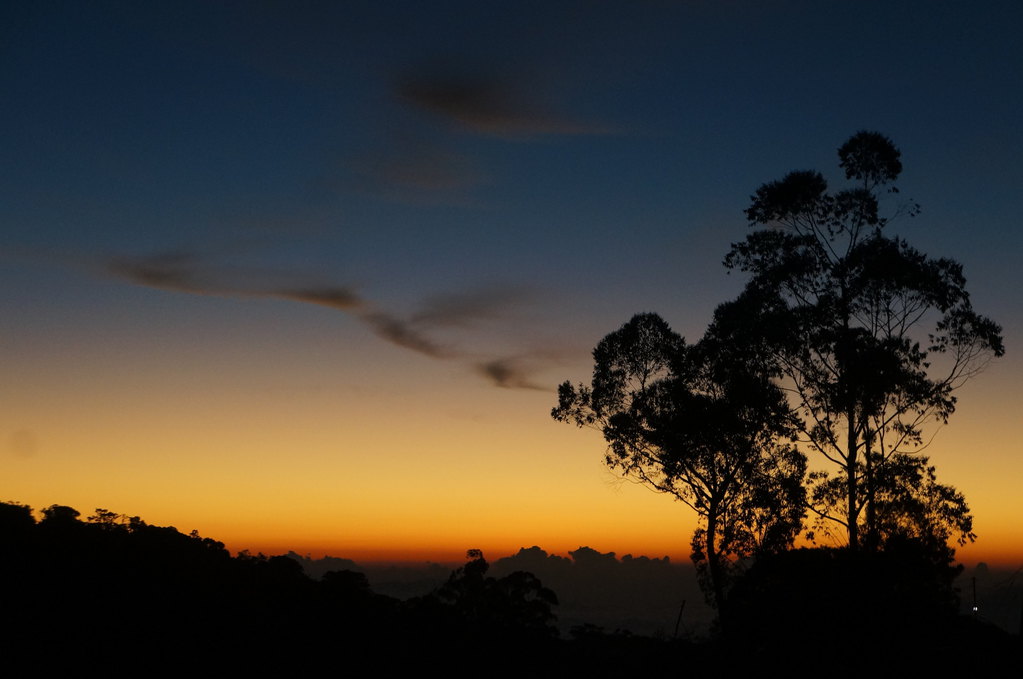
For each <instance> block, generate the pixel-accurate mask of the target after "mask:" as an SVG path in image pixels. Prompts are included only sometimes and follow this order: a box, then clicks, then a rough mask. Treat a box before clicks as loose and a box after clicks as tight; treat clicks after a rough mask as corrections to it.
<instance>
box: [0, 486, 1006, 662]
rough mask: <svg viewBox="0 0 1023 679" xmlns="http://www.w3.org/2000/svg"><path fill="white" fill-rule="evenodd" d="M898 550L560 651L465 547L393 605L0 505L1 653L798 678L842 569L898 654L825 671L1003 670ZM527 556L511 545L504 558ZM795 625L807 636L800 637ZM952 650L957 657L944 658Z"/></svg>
mask: <svg viewBox="0 0 1023 679" xmlns="http://www.w3.org/2000/svg"><path fill="white" fill-rule="evenodd" d="M906 547H907V552H906V553H905V554H900V553H898V552H896V551H894V550H892V549H888V550H886V551H885V552H884V553H883V555H884V559H882V560H879V559H877V558H873V559H871V560H869V561H868V560H866V559H865V557H866V556H867V555H865V554H863V553H859V554H851V553H849V552H847V551H843V550H797V551H790V552H786V553H784V554H781V555H778V557H776V558H774V559H763V560H758V561H757V563H756V564H754V565H753V567H751V568H750V569H748V570H747V571H746V572H745V573H743V574H742V575H740V576H739V577H737V578H736V580H735V582H734V584H733V586H732V588H731V590H730V600H731V601H732V603H733V609H732V610H733V611H734V618H733V620H734V621H735V624H734V625H733V626H732V628H731V630H730V633H729V635H728V636H716V637H710V638H706V639H693V638H686V637H684V638H678V639H675V638H670V637H665V636H662V637H658V638H654V637H644V636H638V635H633V634H631V633H629V632H628V630H624V629H616V630H614V631H613V632H608V631H606V630H605V629H603V628H601V627H599V626H597V625H593V624H580V625H577V626H575V627H574V628H573V629H572V630H571V633H570V634H569V635H568V636H567V638H566V637H565V636H563V635H561V634H559V632H558V629H557V628H556V627H555V625H554V623H555V621H556V617H555V616H556V609H557V604H558V598H557V595H556V594H555V593H554V592H553V591H551V590H550V589H549V588H547V587H545V586H544V585H543V583H541V582H540V580H539V579H538V578H537V577H536V576H535V575H533V574H532V573H529V572H526V571H513V572H511V573H508V574H507V575H503V576H501V577H493V576H491V575H489V564H488V562H487V561H486V559H485V558H484V557H483V554H482V553H481V552H479V550H469V551H468V553H467V561H466V563H465V564H464V565H463V566H462V567H461V568H458V569H456V570H455V571H453V572H452V573H451V574H450V575H449V577H448V579H447V580H446V581H445V582H444V583H443V584H441V585H440V586H439V587H437V588H436V589H434V590H433V591H432V592H430V593H427V594H423V595H418V596H414V597H411V598H408V599H405V600H399V599H396V598H393V597H389V596H384V595H381V594H377V593H375V592H373V591H372V589H371V588H370V585H369V582H368V580H367V578H366V576H365V575H364V574H363V573H358V572H355V571H352V570H336V571H328V572H326V573H323V574H322V575H321V577H319V578H318V579H314V578H311V577H309V576H308V575H306V574H305V573H304V572H303V570H302V567H301V565H300V564H299V563H298V562H297V561H296V560H294V559H293V558H290V557H286V556H271V557H267V556H264V555H262V554H258V555H252V554H249V553H248V552H241V553H239V554H237V555H236V556H231V554H230V553H229V552H228V551H227V550H226V549H225V547H224V545H223V544H222V543H220V542H218V541H216V540H213V539H211V538H205V537H202V536H200V535H199V534H198V533H197V532H195V531H192V533H190V534H187V535H186V534H184V533H181V532H179V531H178V530H177V529H175V528H173V527H164V526H154V525H151V524H148V523H146V522H145V521H143V520H142V519H141V518H139V517H137V516H136V517H129V516H125V515H120V514H117V513H114V512H110V511H107V510H104V509H97V510H96V512H95V513H94V514H93V515H91V516H89V517H87V518H86V519H85V520H81V517H80V514H79V512H77V511H76V510H74V509H72V508H71V507H66V506H61V505H52V506H50V507H47V508H45V509H43V510H42V512H41V520H38V521H37V520H36V519H35V516H34V515H33V512H32V510H31V509H30V508H29V507H27V506H25V505H21V504H17V503H10V502H8V503H0V610H2V611H3V612H4V619H5V621H6V623H7V624H6V625H5V631H4V632H3V634H2V635H0V652H2V657H3V660H4V667H5V668H7V669H8V670H9V671H11V672H13V673H14V674H12V676H49V675H55V674H80V673H82V672H86V671H89V672H101V673H103V674H105V675H108V676H129V675H130V676H138V675H139V674H147V675H161V674H179V673H183V672H190V673H201V674H211V673H217V672H221V673H230V674H231V675H232V676H233V675H236V674H239V673H241V672H260V673H264V672H267V671H288V672H295V671H322V670H324V669H325V668H327V667H329V668H332V669H333V670H334V671H348V672H352V673H355V674H370V673H372V674H376V675H382V676H397V675H398V674H401V675H402V676H404V675H405V674H406V673H408V672H409V671H426V670H432V671H458V672H465V671H467V670H466V668H472V667H486V668H489V669H488V672H489V673H491V674H494V675H496V676H529V677H535V676H555V675H557V676H564V675H566V674H572V675H582V676H585V675H590V676H617V675H619V674H623V673H627V672H628V673H640V674H643V673H664V672H677V671H679V668H680V667H685V668H686V669H687V670H689V671H699V672H706V671H717V672H718V673H724V674H725V675H726V676H728V675H729V674H731V673H739V672H749V671H758V670H764V669H768V668H778V669H784V670H785V671H786V672H787V673H788V675H789V676H803V675H809V674H810V673H811V670H812V671H813V673H817V672H818V671H819V667H818V666H817V665H816V664H815V663H818V662H821V661H823V660H825V659H829V658H832V659H833V658H834V657H835V656H834V655H833V654H834V653H835V651H836V642H835V640H834V638H833V636H832V634H831V632H832V630H830V629H825V628H824V627H821V621H824V620H829V619H830V617H831V616H833V613H834V610H835V608H836V607H840V606H843V605H845V606H848V605H849V604H850V602H849V601H848V597H849V596H853V594H851V593H850V591H847V590H846V589H843V588H836V587H834V586H833V585H834V583H833V582H831V581H830V578H831V577H833V576H834V575H836V574H845V575H848V576H849V577H851V578H852V577H855V578H856V579H857V580H858V581H860V582H861V583H863V584H862V586H861V587H859V588H858V589H856V591H855V594H854V595H855V596H867V597H868V598H869V601H868V602H867V603H868V604H869V606H861V607H859V608H858V609H857V610H859V611H861V617H862V619H861V620H860V621H859V622H860V623H861V624H862V625H863V626H864V629H865V630H868V631H869V632H870V633H868V634H865V635H864V636H863V637H862V639H861V643H864V644H869V643H871V641H872V640H877V639H880V638H884V639H885V640H886V641H887V642H888V643H889V645H890V646H891V648H892V649H895V650H894V652H895V653H896V655H895V656H894V657H893V658H888V659H886V660H885V661H884V662H881V661H879V660H878V659H877V658H876V657H873V656H871V655H869V654H868V655H864V656H863V658H862V661H861V662H853V663H852V664H848V665H846V666H843V667H839V668H837V669H835V670H834V671H833V672H832V674H834V675H836V676H853V675H854V674H862V672H863V671H864V670H867V669H869V670H871V671H873V672H874V674H875V675H876V676H888V674H886V671H882V670H885V668H887V670H891V671H895V670H896V669H898V670H900V671H902V670H904V671H911V670H921V669H926V668H928V667H933V668H937V667H939V666H940V667H941V668H942V669H944V670H948V669H953V668H960V669H963V670H965V669H971V670H972V671H973V674H972V675H971V676H984V672H983V669H984V668H991V667H997V666H1006V667H1012V666H1017V667H1018V665H1013V663H1015V662H1016V661H1017V660H1018V653H1019V646H1018V644H1019V641H1018V637H1016V638H1013V637H1010V636H1009V635H1008V634H1006V633H1005V632H1003V631H1001V630H999V629H998V628H995V627H993V626H985V625H981V624H979V623H977V622H976V621H975V620H973V619H972V618H963V617H961V616H957V615H955V613H954V611H953V609H952V607H951V606H950V603H951V601H952V600H954V596H955V593H954V591H953V590H952V589H951V586H950V582H948V581H946V579H945V578H947V576H948V570H947V569H943V568H942V567H941V564H931V565H930V566H928V562H927V561H926V560H921V559H919V558H918V557H919V555H918V554H915V553H913V552H912V546H911V545H907V546H906ZM539 551H540V550H538V549H535V548H534V549H533V550H523V551H522V552H520V554H519V557H520V559H519V562H522V561H524V560H525V557H526V556H533V557H536V556H541V554H539V553H538V554H533V552H539ZM591 552H592V554H590V553H591ZM582 553H583V554H582V555H583V556H592V557H593V558H603V559H608V558H611V559H612V560H613V555H600V554H599V553H597V552H593V550H586V549H583V550H582ZM542 556H544V557H545V558H547V555H546V554H545V553H544V554H542ZM875 556H876V555H875ZM533 560H534V561H536V559H533ZM643 563H644V564H646V566H650V567H653V566H656V565H657V564H664V565H666V562H661V561H658V560H645V561H643ZM914 569H915V570H914ZM566 585H567V583H566ZM892 597H895V598H896V599H897V601H896V604H895V605H894V606H893V605H892V604H891V601H890V599H891V598H892ZM805 618H809V619H811V620H812V621H813V623H814V625H815V626H816V630H817V631H816V632H814V633H807V626H806V624H801V622H800V620H801V619H805ZM896 639H897V640H898V643H897V644H891V642H892V640H896ZM950 647H954V648H956V649H957V650H958V651H959V655H957V656H955V657H953V658H947V657H945V656H944V655H943V654H942V652H943V650H944V649H946V648H950ZM795 648H798V653H799V658H798V659H797V658H795V657H794V655H793V650H794V649H795ZM977 658H979V659H980V660H979V662H974V661H972V660H971V659H977ZM967 660H971V663H970V664H967V662H966V661H967ZM726 661H727V662H726ZM722 663H726V666H727V671H724V672H722V669H721V668H722ZM978 668H979V670H980V673H978Z"/></svg>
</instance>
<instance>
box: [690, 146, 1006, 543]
mask: <svg viewBox="0 0 1023 679" xmlns="http://www.w3.org/2000/svg"><path fill="white" fill-rule="evenodd" d="M838 156H839V166H840V167H841V168H842V169H843V170H844V171H845V177H846V179H847V180H848V181H849V182H850V185H849V186H848V187H846V188H843V189H840V190H838V191H834V192H829V190H828V184H827V181H826V180H825V179H824V177H823V175H821V174H820V173H819V172H814V171H797V172H791V173H789V174H788V175H786V176H785V177H784V178H783V179H781V180H779V181H774V182H770V183H767V184H764V185H763V186H761V187H760V188H759V189H757V191H756V193H755V194H754V195H753V196H752V198H751V205H750V207H749V208H748V209H747V210H746V215H747V217H748V219H749V222H750V224H751V226H753V227H758V228H757V229H756V230H755V231H754V232H752V233H751V234H749V235H748V236H747V238H746V239H745V240H743V241H742V242H739V243H735V244H733V246H732V249H731V252H729V253H728V255H727V257H726V259H725V264H726V266H728V267H729V268H732V269H738V270H740V271H743V272H746V273H748V274H749V280H748V281H747V283H746V287H745V289H744V291H743V292H742V294H741V295H740V297H739V298H738V299H737V300H735V301H734V302H730V303H728V304H724V305H722V306H721V307H719V308H718V310H717V311H716V312H715V317H714V321H713V323H712V326H711V329H710V331H709V332H710V334H712V335H715V336H718V337H720V338H722V339H723V340H724V341H732V342H740V343H749V344H754V345H757V346H759V347H761V349H762V352H763V353H764V354H767V355H770V356H771V359H770V361H771V362H772V365H773V367H774V369H775V370H776V371H777V374H778V375H779V377H780V381H779V384H780V385H781V386H783V388H785V389H786V391H787V393H788V394H789V399H790V403H791V404H792V406H793V408H794V409H795V411H796V412H797V413H798V414H799V415H800V417H799V418H798V419H797V427H798V430H799V432H800V435H801V436H800V438H801V440H802V441H803V442H804V443H805V444H806V445H807V446H808V447H809V448H810V449H811V450H813V451H815V452H816V453H818V454H819V455H820V456H821V457H822V458H824V459H825V460H827V461H829V462H830V463H832V464H833V465H834V466H835V467H836V468H837V474H836V475H835V476H830V475H828V474H817V475H814V476H813V477H812V480H814V481H815V482H816V483H817V484H820V485H819V487H818V488H817V490H816V491H815V492H814V494H813V497H815V498H817V499H818V500H821V499H825V498H826V499H827V500H828V501H827V502H823V503H818V505H817V506H816V507H815V510H816V511H817V513H818V516H820V517H824V518H826V519H827V520H829V521H832V522H837V523H838V524H840V525H841V526H843V527H844V530H845V532H846V534H847V537H848V544H849V546H850V547H851V548H854V549H855V548H857V547H859V546H860V545H861V543H862V542H864V541H865V544H866V545H867V546H870V547H874V546H877V545H878V544H879V543H880V542H881V541H883V539H884V535H883V533H884V532H885V526H887V525H890V523H888V522H886V520H882V517H881V514H880V513H879V511H878V510H879V509H880V508H881V507H882V505H884V504H885V501H884V499H883V498H884V497H885V495H886V494H890V493H891V492H892V491H893V490H894V486H893V485H892V484H895V481H894V479H895V477H897V476H898V474H899V473H900V472H899V471H898V470H900V469H903V470H904V469H905V467H906V465H907V464H909V458H907V457H906V456H907V455H912V454H917V453H919V450H920V448H921V447H922V446H923V445H925V444H926V438H925V430H926V426H927V424H928V423H929V422H934V421H938V422H946V421H947V420H948V417H949V416H950V415H951V414H952V412H954V410H955V406H956V398H955V395H954V392H955V390H956V389H957V388H958V387H960V386H961V385H962V384H963V383H964V382H965V381H966V380H968V379H969V378H970V377H972V376H973V375H975V374H976V373H977V372H978V371H979V370H980V369H981V368H983V366H984V365H985V363H986V362H987V361H988V360H989V359H990V358H991V357H994V356H1000V355H1002V353H1003V352H1004V348H1003V345H1002V337H1001V328H1000V327H999V326H998V325H997V324H996V323H994V322H993V321H991V320H990V319H988V318H986V317H984V316H981V315H980V314H978V313H977V312H975V311H974V309H973V307H972V304H971V302H970V296H969V294H968V292H967V290H966V280H965V277H964V276H963V272H962V266H961V265H960V264H959V263H957V262H955V261H953V260H950V259H946V258H938V259H934V258H930V257H928V256H926V255H925V254H923V253H922V252H920V251H918V250H916V249H915V248H913V247H912V246H910V245H909V244H908V243H907V242H906V241H905V240H903V239H902V238H899V237H896V236H889V235H886V233H885V231H884V229H885V227H886V226H888V225H889V223H890V221H891V219H892V218H893V217H896V216H909V217H912V216H915V215H917V214H918V212H919V206H918V205H915V204H912V203H896V205H895V206H894V207H892V208H890V215H888V216H885V215H883V214H882V205H883V204H885V203H886V202H889V201H890V200H892V197H893V194H898V189H897V188H896V186H895V184H894V182H895V180H896V179H897V178H898V176H899V174H900V172H901V170H902V163H901V160H900V152H899V150H898V149H897V148H896V147H895V145H894V144H893V143H892V142H891V140H889V139H888V138H887V137H885V136H883V135H881V134H878V133H876V132H858V133H857V134H855V135H853V136H852V137H851V138H850V139H849V140H848V141H846V142H845V144H843V145H842V146H841V147H840V148H839V150H838ZM930 474H931V475H933V468H931V472H930ZM836 479H837V481H836ZM886 484H887V485H886ZM896 485H897V484H896ZM932 487H933V486H932ZM839 488H841V490H840V491H839V490H838V489H839ZM917 488H919V487H917ZM836 493H838V494H839V495H841V496H842V497H841V500H842V501H841V502H835V501H834V500H835V494H836ZM946 494H947V493H946ZM922 502H923V499H922V498H917V499H916V500H915V505H916V506H922V504H921V503H922ZM952 504H953V505H955V507H956V509H957V511H959V512H960V515H959V518H958V519H957V522H958V526H959V529H960V530H959V535H960V536H967V537H970V536H972V532H971V531H970V527H969V525H968V522H967V521H966V520H965V519H966V517H967V516H968V514H966V515H964V514H963V512H967V511H968V510H967V508H966V505H965V503H964V502H953V503H952ZM911 505H914V503H909V504H904V505H903V506H904V507H909V506H911ZM948 506H950V505H946V507H948ZM888 509H890V505H889V507H888ZM885 511H888V510H887V509H886V510H885ZM906 511H908V509H907V510H906ZM918 523H919V521H918ZM861 533H862V535H861Z"/></svg>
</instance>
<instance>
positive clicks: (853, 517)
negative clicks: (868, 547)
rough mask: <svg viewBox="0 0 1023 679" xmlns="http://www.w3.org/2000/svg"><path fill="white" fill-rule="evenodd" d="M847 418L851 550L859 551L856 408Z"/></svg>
mask: <svg viewBox="0 0 1023 679" xmlns="http://www.w3.org/2000/svg"><path fill="white" fill-rule="evenodd" d="M846 418H847V419H848V420H849V436H848V441H847V443H846V455H845V462H846V465H847V466H846V477H847V492H848V495H849V498H848V499H849V504H848V510H847V512H846V514H847V520H848V522H849V550H850V551H853V552H855V551H857V550H858V549H859V542H860V540H859V538H860V531H859V525H858V523H859V521H858V520H857V519H858V517H857V514H858V512H857V511H856V491H857V487H856V408H855V406H853V405H850V406H849V407H848V409H847V411H846Z"/></svg>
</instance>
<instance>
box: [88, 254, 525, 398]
mask: <svg viewBox="0 0 1023 679" xmlns="http://www.w3.org/2000/svg"><path fill="white" fill-rule="evenodd" d="M104 271H105V272H106V274H107V275H110V276H113V277H115V278H119V279H122V280H125V281H128V282H130V283H133V284H135V285H141V286H145V287H151V288H159V289H162V290H171V291H175V292H186V293H189V294H195V295H214V296H221V297H254V298H266V299H281V300H287V301H292V302H299V303H303V304H315V305H317V306H322V307H327V308H329V309H334V310H337V311H341V312H343V313H345V314H348V315H349V316H352V317H353V318H355V319H357V320H358V321H360V322H361V323H363V324H364V325H366V326H367V327H369V328H370V330H372V332H373V333H374V334H375V335H376V336H377V337H380V338H381V339H383V340H385V341H387V342H389V343H391V344H393V345H395V346H398V347H401V348H403V349H408V350H410V351H414V352H416V353H419V354H422V355H424V356H428V357H430V358H434V359H442V360H449V359H461V360H468V359H471V355H470V354H469V353H468V352H466V351H462V350H458V349H456V348H452V347H448V346H444V345H442V344H441V343H439V342H437V341H435V340H434V339H432V338H431V337H430V336H429V331H430V329H432V328H439V327H467V326H470V325H472V324H473V323H475V322H477V321H479V320H482V319H493V318H498V317H500V316H501V315H502V314H503V313H504V311H505V309H506V308H507V307H508V306H510V305H512V304H514V303H517V302H520V301H521V300H522V299H524V297H525V293H524V291H523V290H517V289H507V288H490V289H486V290H481V291H477V292H470V293H459V294H451V295H441V296H437V297H434V298H432V299H430V300H428V301H427V302H426V304H425V305H424V308H423V309H422V310H421V311H419V312H418V313H416V314H414V315H413V316H412V317H411V318H409V319H404V318H401V317H399V316H396V315H394V314H391V313H387V312H385V311H381V310H379V309H374V308H373V307H372V305H371V304H369V303H368V302H367V301H366V300H364V299H363V298H362V297H361V296H360V295H359V294H358V293H356V292H355V291H354V290H352V289H351V288H348V287H344V286H305V287H294V288H276V287H275V288H265V287H260V286H259V285H258V283H255V284H254V283H253V280H254V279H255V280H258V279H260V278H261V277H260V275H259V272H257V271H247V272H244V271H243V273H244V276H243V277H242V278H243V279H245V280H244V281H243V282H244V284H238V283H237V282H235V283H233V284H232V283H230V282H228V276H226V275H225V273H224V271H222V270H221V269H220V268H218V267H216V266H212V265H210V264H208V263H206V262H204V261H203V259H202V258H201V257H200V256H199V255H198V254H196V253H194V252H189V251H186V250H175V251H167V252H162V253H156V254H152V255H146V256H134V257H133V256H115V257H109V258H107V259H106V261H105V263H104ZM232 273H234V274H237V273H238V271H233V272H232ZM231 278H236V276H232V277H231ZM472 367H473V369H474V371H475V372H476V373H477V374H479V375H482V376H483V377H485V378H487V379H488V380H489V381H490V382H491V383H493V384H494V385H496V386H499V387H502V388H507V389H543V387H540V386H539V385H536V384H534V383H532V382H531V381H530V380H529V372H528V371H526V370H524V369H523V368H522V366H521V359H518V358H499V359H494V360H490V361H484V362H477V363H475V364H473V366H472Z"/></svg>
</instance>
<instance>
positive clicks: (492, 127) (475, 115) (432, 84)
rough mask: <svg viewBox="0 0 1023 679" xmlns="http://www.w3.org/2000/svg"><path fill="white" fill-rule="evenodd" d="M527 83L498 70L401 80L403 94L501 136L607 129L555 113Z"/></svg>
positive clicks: (432, 74) (472, 127)
mask: <svg viewBox="0 0 1023 679" xmlns="http://www.w3.org/2000/svg"><path fill="white" fill-rule="evenodd" d="M526 90H527V88H525V87H518V86H515V85H514V84H513V83H512V82H511V81H510V80H509V79H506V78H502V77H501V76H499V75H494V74H490V75H483V76H479V75H467V74H464V73H459V72H444V71H433V72H421V73H415V74H408V75H405V76H403V77H401V78H398V79H397V82H396V84H395V92H396V94H397V95H398V97H399V98H400V99H401V100H403V101H405V102H408V103H409V104H412V105H413V106H415V107H416V108H419V109H421V110H424V111H427V112H430V113H433V114H435V115H439V116H441V117H443V118H446V119H448V120H451V121H453V122H455V123H457V124H459V125H460V126H462V127H465V128H468V129H469V130H472V131H474V132H477V133H481V134H491V135H496V136H500V137H519V136H533V135H546V134H557V135H591V134H607V133H608V132H610V130H609V129H608V128H607V127H605V126H601V125H595V124H592V123H584V122H581V121H577V120H572V119H571V118H568V117H564V116H560V115H557V114H555V113H552V112H550V110H549V108H550V106H549V104H547V102H544V101H543V100H542V98H541V97H539V96H537V95H536V94H535V93H530V94H527V93H526Z"/></svg>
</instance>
